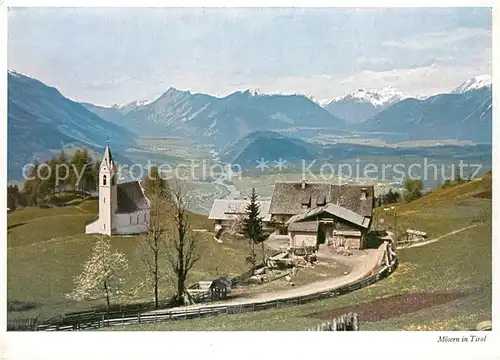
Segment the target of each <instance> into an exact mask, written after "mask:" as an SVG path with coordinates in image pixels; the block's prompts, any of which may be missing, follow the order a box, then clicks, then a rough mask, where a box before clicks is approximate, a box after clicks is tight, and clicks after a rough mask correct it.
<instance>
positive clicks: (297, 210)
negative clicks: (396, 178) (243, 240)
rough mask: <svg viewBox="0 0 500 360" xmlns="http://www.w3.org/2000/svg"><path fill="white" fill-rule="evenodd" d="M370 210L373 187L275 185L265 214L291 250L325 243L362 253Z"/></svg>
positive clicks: (282, 183)
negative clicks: (283, 235)
mask: <svg viewBox="0 0 500 360" xmlns="http://www.w3.org/2000/svg"><path fill="white" fill-rule="evenodd" d="M373 206H374V188H373V186H365V185H333V184H329V183H307V182H305V181H302V182H278V183H276V185H275V187H274V192H273V197H272V199H271V205H270V208H269V213H270V215H271V220H273V221H274V222H275V223H276V224H280V225H279V232H280V233H281V234H288V236H289V239H290V244H289V245H290V247H291V248H298V247H313V246H317V245H319V244H323V243H326V244H328V245H330V246H334V247H346V248H352V249H362V248H363V243H364V238H365V235H366V233H367V232H368V230H369V228H370V225H371V219H372V210H373Z"/></svg>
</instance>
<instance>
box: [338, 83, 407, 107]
mask: <svg viewBox="0 0 500 360" xmlns="http://www.w3.org/2000/svg"><path fill="white" fill-rule="evenodd" d="M408 97H410V96H409V95H405V94H403V93H402V92H401V91H399V90H397V89H395V88H393V87H392V86H388V87H386V88H383V89H371V90H366V89H358V90H356V91H353V92H351V93H350V94H348V95H346V96H342V97H337V98H334V99H333V100H332V101H331V102H330V104H332V103H336V102H340V101H342V102H347V101H353V100H354V101H356V102H362V103H371V104H372V105H373V106H375V107H381V106H385V105H390V104H393V103H395V102H397V101H401V100H403V99H406V98H408Z"/></svg>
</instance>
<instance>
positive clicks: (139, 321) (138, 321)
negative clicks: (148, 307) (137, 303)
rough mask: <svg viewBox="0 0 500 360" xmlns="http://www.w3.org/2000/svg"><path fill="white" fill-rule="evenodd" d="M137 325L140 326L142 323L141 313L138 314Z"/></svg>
mask: <svg viewBox="0 0 500 360" xmlns="http://www.w3.org/2000/svg"><path fill="white" fill-rule="evenodd" d="M137 323H138V324H140V323H141V313H140V312H138V313H137Z"/></svg>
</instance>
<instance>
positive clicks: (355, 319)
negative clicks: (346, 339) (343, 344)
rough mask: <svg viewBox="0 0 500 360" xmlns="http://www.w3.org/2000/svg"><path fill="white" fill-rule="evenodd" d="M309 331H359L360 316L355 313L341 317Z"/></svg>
mask: <svg viewBox="0 0 500 360" xmlns="http://www.w3.org/2000/svg"><path fill="white" fill-rule="evenodd" d="M308 331H359V316H358V314H355V313H349V314H345V315H341V316H338V317H336V318H334V319H333V320H332V321H327V322H324V323H321V324H318V326H317V327H315V328H312V329H309V330H308Z"/></svg>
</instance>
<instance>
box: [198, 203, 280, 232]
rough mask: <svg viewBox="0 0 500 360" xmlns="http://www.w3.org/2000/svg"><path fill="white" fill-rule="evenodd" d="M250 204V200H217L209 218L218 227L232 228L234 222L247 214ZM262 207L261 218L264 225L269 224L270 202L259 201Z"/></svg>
mask: <svg viewBox="0 0 500 360" xmlns="http://www.w3.org/2000/svg"><path fill="white" fill-rule="evenodd" d="M249 203H250V200H248V199H244V200H227V199H216V200H214V203H213V204H212V209H211V210H210V214H209V215H208V218H209V219H211V220H215V224H216V226H217V225H219V226H222V227H223V228H228V227H231V226H232V225H233V224H234V222H235V221H236V220H237V219H238V218H239V217H241V216H243V215H244V214H245V212H246V207H247V205H248V204H249ZM257 203H258V204H259V206H260V216H262V218H263V219H262V220H263V222H264V224H267V223H269V221H270V220H271V215H270V214H269V206H270V205H271V202H270V201H258V202H257Z"/></svg>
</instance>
